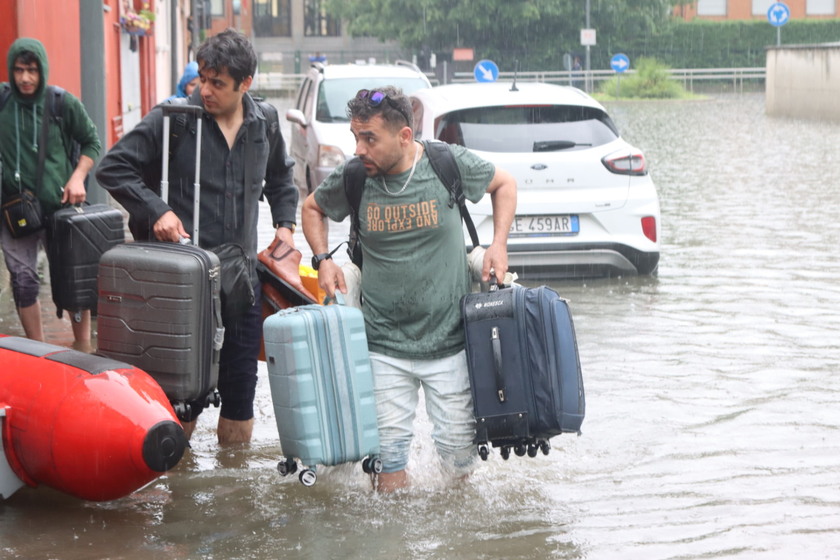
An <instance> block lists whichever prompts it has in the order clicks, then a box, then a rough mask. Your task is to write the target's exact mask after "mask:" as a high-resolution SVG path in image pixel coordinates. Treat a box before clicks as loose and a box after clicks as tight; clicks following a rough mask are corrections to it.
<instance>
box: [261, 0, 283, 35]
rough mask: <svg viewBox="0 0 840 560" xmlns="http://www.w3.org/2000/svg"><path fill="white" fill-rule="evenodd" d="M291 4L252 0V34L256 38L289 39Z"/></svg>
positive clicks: (276, 0) (281, 1)
mask: <svg viewBox="0 0 840 560" xmlns="http://www.w3.org/2000/svg"><path fill="white" fill-rule="evenodd" d="M291 2H292V0H254V34H255V35H256V36H257V37H291V36H292V17H291V14H292V8H291Z"/></svg>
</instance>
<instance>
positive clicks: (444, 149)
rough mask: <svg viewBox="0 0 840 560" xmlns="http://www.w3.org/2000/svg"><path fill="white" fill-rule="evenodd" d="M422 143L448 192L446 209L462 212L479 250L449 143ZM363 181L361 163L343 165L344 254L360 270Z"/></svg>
mask: <svg viewBox="0 0 840 560" xmlns="http://www.w3.org/2000/svg"><path fill="white" fill-rule="evenodd" d="M422 143H423V148H424V149H425V150H426V154H427V155H428V156H429V163H431V165H432V169H434V171H435V174H436V175H437V176H438V179H440V182H441V183H443V185H444V186H445V187H446V190H448V191H449V207H450V208H452V206H453V205H455V204H457V205H458V208H459V209H460V211H461V219H462V220H463V221H464V223H465V224H466V225H467V231H468V232H469V234H470V240H471V241H472V244H473V247H478V246H479V243H478V233H476V231H475V224H473V221H472V218H471V217H470V213H469V211H468V210H467V204H466V202H467V198H466V197H465V196H464V190H463V188H462V187H461V172H460V171H459V170H458V164H457V163H456V162H455V156H453V155H452V150H451V149H450V148H449V144H447V143H445V142H432V141H430V140H423V142H422ZM366 179H367V173H366V172H365V166H364V165H363V164H362V161H361V160H360V159H359V158H357V157H355V158H353V159H351V160H348V161H347V163H346V164H345V166H344V194H345V196H347V202H349V203H350V221H351V227H350V239H349V240H348V243H347V254H348V255H349V256H350V260H351V261H353V264H355V265H356V266H358V267H359V268H362V247H361V245H360V244H359V227H360V224H359V206H360V205H361V204H362V189H363V188H364V186H365V180H366Z"/></svg>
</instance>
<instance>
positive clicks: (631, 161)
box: [601, 152, 647, 175]
mask: <svg viewBox="0 0 840 560" xmlns="http://www.w3.org/2000/svg"><path fill="white" fill-rule="evenodd" d="M601 163H603V164H604V167H606V168H607V169H609V170H610V171H612V172H613V173H618V174H619V175H647V162H645V156H643V155H642V154H641V152H636V153H630V154H628V153H626V152H622V153H621V154H610V155H608V156H605V157H604V158H602V159H601Z"/></svg>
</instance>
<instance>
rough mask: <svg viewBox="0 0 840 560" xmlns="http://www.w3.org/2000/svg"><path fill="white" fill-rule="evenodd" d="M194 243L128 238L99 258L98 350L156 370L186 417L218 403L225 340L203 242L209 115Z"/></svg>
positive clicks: (183, 108)
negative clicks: (196, 404)
mask: <svg viewBox="0 0 840 560" xmlns="http://www.w3.org/2000/svg"><path fill="white" fill-rule="evenodd" d="M163 108H164V135H163V172H162V180H161V197H162V198H163V199H164V200H167V199H168V176H169V169H168V167H169V166H168V159H169V158H168V156H169V153H168V152H169V126H168V125H169V114H170V113H173V112H195V113H198V112H200V111H201V108H199V107H193V106H189V105H169V106H166V105H164V106H163ZM196 136H197V145H196V170H195V184H194V189H195V214H194V219H193V224H194V230H193V234H192V235H193V238H192V239H193V243H195V244H177V243H162V242H134V243H125V244H122V245H119V246H117V247H114V248H113V249H111V250H109V251H108V252H106V253H105V254H104V255H103V256H102V259H101V260H100V263H99V319H98V331H99V333H98V352H99V353H100V354H103V355H105V356H108V357H111V358H114V359H117V360H121V361H124V362H127V363H130V364H132V365H134V366H136V367H138V368H140V369H142V370H144V371H146V372H147V373H149V375H151V376H152V377H153V378H154V379H155V380H156V381H157V382H158V383H159V384H160V386H161V388H162V389H163V391H164V393H165V394H166V396H167V397H168V398H169V399H170V401H171V402H172V404H173V407H174V409H175V412H176V414H178V417H179V418H180V419H181V420H182V421H189V420H191V419H192V418H193V416H192V410H191V408H190V402H192V401H204V402H205V403H206V404H215V405H217V406H218V403H219V396H218V393H217V391H216V384H217V381H218V376H219V355H220V352H221V348H222V343H223V342H224V326H223V325H222V315H221V300H220V286H221V279H220V276H219V275H220V265H219V257H218V256H217V255H216V254H215V253H213V252H212V251H207V250H205V249H202V248H200V247H198V245H197V244H198V234H199V231H198V222H199V220H198V208H199V196H200V194H199V193H200V185H199V177H200V176H201V173H200V172H201V168H200V163H199V162H200V152H201V118H198V119H197V134H196Z"/></svg>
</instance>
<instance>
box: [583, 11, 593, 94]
mask: <svg viewBox="0 0 840 560" xmlns="http://www.w3.org/2000/svg"><path fill="white" fill-rule="evenodd" d="M586 29H592V28H591V27H590V26H589V0H586ZM590 69H591V66H590V63H589V45H586V80H585V81H584V85H585V88H586V92H587V93H589V92H591V91H592V76H591V75H590V74H589V70H590Z"/></svg>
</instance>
